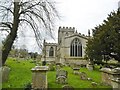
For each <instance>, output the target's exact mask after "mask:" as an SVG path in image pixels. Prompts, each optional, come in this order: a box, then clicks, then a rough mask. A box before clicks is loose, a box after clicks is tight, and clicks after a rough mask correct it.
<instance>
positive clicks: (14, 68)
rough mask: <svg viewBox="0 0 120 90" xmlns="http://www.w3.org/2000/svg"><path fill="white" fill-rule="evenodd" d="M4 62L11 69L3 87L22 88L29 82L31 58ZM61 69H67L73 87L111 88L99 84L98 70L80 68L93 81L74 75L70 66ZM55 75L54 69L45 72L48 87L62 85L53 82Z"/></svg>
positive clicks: (31, 66)
mask: <svg viewBox="0 0 120 90" xmlns="http://www.w3.org/2000/svg"><path fill="white" fill-rule="evenodd" d="M6 64H7V65H8V66H9V67H10V68H11V71H10V75H9V80H8V82H6V83H3V84H2V87H3V88H24V87H25V86H26V85H27V84H28V83H31V79H32V73H31V68H33V67H34V66H35V63H31V60H19V62H18V61H16V60H13V58H9V59H8V60H7V62H6ZM62 69H64V70H67V71H68V85H71V86H73V87H74V88H111V87H110V86H105V85H103V84H101V72H99V71H98V70H94V71H88V70H87V69H86V68H80V72H83V71H84V72H86V73H87V75H88V77H90V78H92V79H93V81H87V80H81V79H80V76H78V75H74V74H73V71H72V69H71V68H70V67H63V68H62ZM55 77H56V71H48V72H47V79H48V86H49V88H62V86H63V85H61V84H57V83H56V82H55V81H56V80H55ZM91 82H96V83H98V85H97V86H96V87H93V86H92V85H91Z"/></svg>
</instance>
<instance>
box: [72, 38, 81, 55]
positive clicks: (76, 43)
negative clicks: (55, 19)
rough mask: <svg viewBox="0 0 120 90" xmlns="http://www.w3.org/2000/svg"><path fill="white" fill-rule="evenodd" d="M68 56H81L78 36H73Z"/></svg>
mask: <svg viewBox="0 0 120 90" xmlns="http://www.w3.org/2000/svg"><path fill="white" fill-rule="evenodd" d="M70 56H74V57H82V44H81V42H80V40H79V39H78V38H75V39H74V40H73V41H72V43H71V45H70Z"/></svg>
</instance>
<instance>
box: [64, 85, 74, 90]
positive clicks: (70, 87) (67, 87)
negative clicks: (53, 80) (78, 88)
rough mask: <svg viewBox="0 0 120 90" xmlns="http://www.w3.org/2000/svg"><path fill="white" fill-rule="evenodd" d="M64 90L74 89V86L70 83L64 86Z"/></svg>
mask: <svg viewBox="0 0 120 90" xmlns="http://www.w3.org/2000/svg"><path fill="white" fill-rule="evenodd" d="M62 90H74V88H73V87H72V86H70V85H64V86H62Z"/></svg>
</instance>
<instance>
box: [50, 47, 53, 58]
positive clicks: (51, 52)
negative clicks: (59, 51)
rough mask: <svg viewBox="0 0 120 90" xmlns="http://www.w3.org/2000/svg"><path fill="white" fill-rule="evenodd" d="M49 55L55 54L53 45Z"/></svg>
mask: <svg viewBox="0 0 120 90" xmlns="http://www.w3.org/2000/svg"><path fill="white" fill-rule="evenodd" d="M49 56H54V49H53V47H51V48H50V50H49Z"/></svg>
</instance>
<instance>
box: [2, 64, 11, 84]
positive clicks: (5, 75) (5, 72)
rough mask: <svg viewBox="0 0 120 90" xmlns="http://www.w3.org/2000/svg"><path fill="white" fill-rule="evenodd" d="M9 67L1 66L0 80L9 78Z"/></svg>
mask: <svg viewBox="0 0 120 90" xmlns="http://www.w3.org/2000/svg"><path fill="white" fill-rule="evenodd" d="M9 73H10V68H9V67H7V66H4V67H2V82H7V81H8V79H9Z"/></svg>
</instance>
